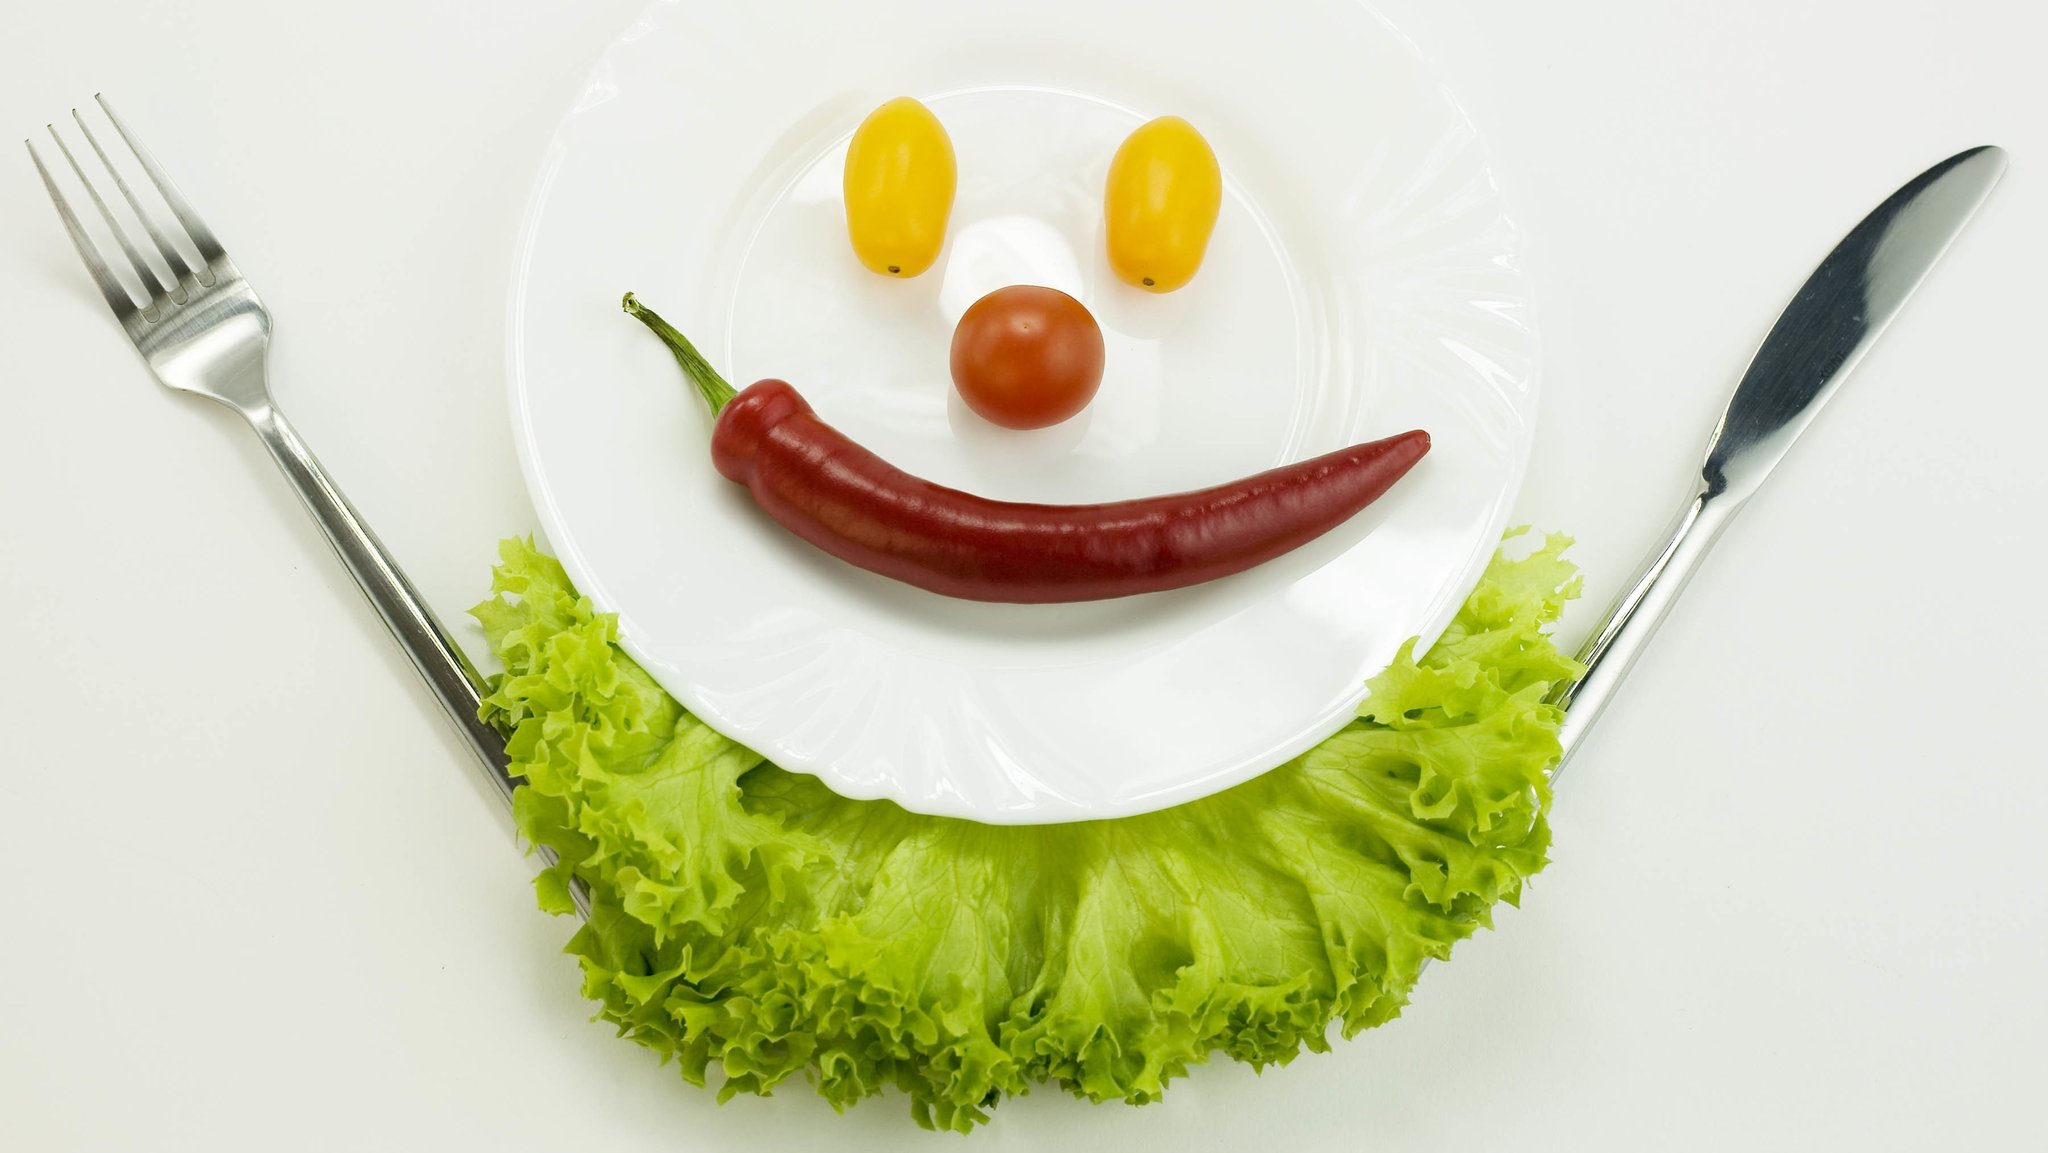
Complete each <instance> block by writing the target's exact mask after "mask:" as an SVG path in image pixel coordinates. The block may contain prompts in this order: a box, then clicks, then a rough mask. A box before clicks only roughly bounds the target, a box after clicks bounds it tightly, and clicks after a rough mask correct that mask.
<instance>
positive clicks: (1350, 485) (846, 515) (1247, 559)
mask: <svg viewBox="0 0 2048 1153" xmlns="http://www.w3.org/2000/svg"><path fill="white" fill-rule="evenodd" d="M625 308H626V311H627V312H629V313H631V314H632V315H633V316H634V317H636V318H637V319H639V320H640V321H641V323H643V324H645V325H647V327H648V328H650V329H652V330H653V331H654V333H655V334H656V335H657V336H659V337H661V339H662V340H663V342H664V343H666V344H667V345H668V346H669V350H670V351H671V352H672V353H674V355H675V358H676V361H677V363H678V364H680V365H681V366H682V368H683V371H684V373H685V374H686V375H687V376H689V378H690V380H691V382H692V383H693V384H695V385H696V387H697V390H698V392H699V393H701V394H702V395H703V397H704V399H705V400H706V402H708V403H709V404H710V405H711V408H712V411H713V412H715V413H717V414H718V421H717V423H716V425H715V426H714V427H713V428H712V433H711V459H712V462H713V463H714V464H716V465H717V466H718V471H719V472H720V473H721V474H723V475H724V476H725V477H726V479H728V480H731V481H733V482H735V483H738V484H743V485H745V486H746V487H747V491H748V492H750V493H751V494H753V498H754V503H755V504H756V505H758V506H760V508H761V509H762V511H764V512H766V513H767V514H768V515H769V516H771V517H773V518H775V520H776V521H777V522H778V523H780V524H781V525H782V526H783V527H784V528H787V529H788V530H790V531H791V532H793V533H795V534H796V535H798V536H800V537H802V538H803V539H805V540H807V541H809V542H810V543H812V544H814V545H816V546H817V547H819V548H820V549H823V550H824V551H826V552H828V553H831V554H832V555H833V556H836V557H838V558H839V559H841V560H844V561H846V562H848V563H850V564H854V565H857V566H859V567H861V568H864V569H867V570H868V571H870V572H876V573H881V574H882V575H884V576H888V577H894V578H895V579H897V580H900V581H904V582H906V583H908V584H913V585H916V586H917V587H919V588H923V589H927V590H930V591H932V592H936V593H942V594H944V595H946V596H952V597H961V598H964V599H967V600H979V601H1003V602H1009V603H1014V604H1053V603H1063V602H1070V601H1085V600H1105V599H1108V598H1111V597H1122V596H1131V595H1134V594H1137V593H1146V592H1157V591H1160V590H1164V589H1173V588H1182V587H1184V586H1187V585H1192V584H1199V583H1201V582H1203V581H1209V580H1215V579H1216V578H1218V577H1224V576H1229V575H1230V574H1232V573H1238V572H1243V571H1244V570H1245V569H1248V568H1251V567H1252V566H1254V565H1258V564H1262V563H1264V562H1266V561H1269V560H1271V559H1273V558H1274V557H1277V556H1279V555H1281V554H1282V553H1285V552H1288V551H1290V550H1292V549H1295V548H1298V547H1300V546H1301V545H1304V544H1307V543H1308V542H1309V541H1311V540H1314V539H1315V538H1317V537H1319V536H1321V535H1323V534H1324V533H1326V532H1328V531H1330V530H1331V529H1333V528H1335V527H1337V526H1338V525H1340V524H1342V523H1344V522H1345V521H1346V520H1349V519H1350V518H1351V517H1352V516H1353V515H1354V514H1356V513H1357V512H1358V511H1359V510H1361V509H1363V508H1365V506H1367V505H1369V504H1371V503H1372V502H1373V501H1374V500H1376V499H1378V498H1379V496H1380V494H1381V493H1384V492H1386V491H1387V489H1388V488H1389V487H1391V486H1392V485H1393V484H1394V482H1395V481H1397V480H1400V479H1401V478H1402V477H1403V476H1405V475H1407V472H1408V470H1409V469H1411V468H1413V467H1414V466H1415V463H1416V462H1417V461H1419V460H1421V459H1422V457H1423V455H1424V454H1425V453H1427V452H1428V451H1429V434H1428V433H1426V432H1422V431H1420V430H1417V431H1414V432H1406V433H1402V434H1400V435H1399V436H1391V437H1388V438H1386V439H1385V440H1378V441H1374V442H1372V443H1370V444H1362V445H1354V446H1353V447H1351V448H1345V449H1339V450H1338V451H1336V452H1333V453H1328V454H1326V455H1324V456H1319V457H1316V458H1314V459H1312V460H1305V461H1301V462H1299V463H1297V464H1291V465H1286V466H1284V467H1281V468H1276V469H1271V470H1269V471H1267V472H1262V473H1259V474H1258V475H1256V476H1252V477H1247V478H1246V479H1244V480H1239V481H1233V482H1231V483H1229V484H1222V485H1217V486H1215V487H1214V488H1206V489H1201V490H1198V491H1195V492H1188V493H1181V494H1178V495H1174V496H1160V497H1150V498H1146V499H1143V500H1130V501H1116V502H1112V503H1108V504H1088V505H1044V504H1019V503H1013V502H1009V501H995V500H988V499H985V498H983V497H978V496H974V495H972V494H970V493H965V492H961V491H959V490H957V489H950V488H945V487H943V486H940V485H936V484H933V483H932V482H930V481H927V480H922V479H919V478H918V477H914V476H911V475H909V474H908V473H905V472H903V471H901V470H899V469H897V468H895V467H893V466H891V465H890V464H888V463H887V462H886V461H884V460H882V459H881V458H880V457H878V456H876V455H875V454H873V453H871V452H869V451H867V450H866V449H864V448H862V447H860V446H859V445H857V444H855V443H854V442H853V441H851V440H849V439H847V438H846V437H845V436H844V435H843V434H841V433H840V432H838V431H837V430H836V429H834V428H832V426H830V425H828V424H826V423H825V422H824V421H822V420H820V419H818V416H817V414H816V413H815V412H813V411H812V410H811V406H810V405H809V404H807V403H805V401H804V399H803V397H802V396H800V395H798V393H797V391H796V389H794V388H792V387H790V385H789V384H787V383H786V382H784V381H780V380H763V381H760V382H758V383H756V384H754V385H751V386H750V387H748V388H747V389H745V390H744V391H742V392H739V393H737V394H735V393H734V392H733V390H732V386H731V385H729V384H727V383H726V382H725V380H724V379H723V378H722V377H720V376H719V375H718V373H717V372H716V371H715V370H713V369H712V368H711V366H710V365H709V364H708V363H707V362H706V361H705V360H704V358H703V356H702V355H701V354H699V353H698V352H697V350H696V348H694V347H693V346H692V345H691V344H690V342H689V340H688V339H687V338H685V337H684V336H683V334H682V333H680V332H677V331H676V330H675V329H674V328H672V327H670V326H669V324H668V323H667V322H666V321H664V320H662V319H661V318H660V317H659V316H656V315H655V314H654V313H653V312H652V311H650V310H648V309H647V308H645V307H642V306H641V305H640V303H639V302H638V301H636V300H634V299H633V297H632V296H631V295H630V294H628V295H627V297H626V299H625Z"/></svg>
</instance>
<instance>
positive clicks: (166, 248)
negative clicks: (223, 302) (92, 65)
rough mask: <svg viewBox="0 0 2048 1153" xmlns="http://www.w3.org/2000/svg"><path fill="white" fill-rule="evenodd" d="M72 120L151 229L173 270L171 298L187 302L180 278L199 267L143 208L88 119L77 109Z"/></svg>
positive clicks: (153, 238)
mask: <svg viewBox="0 0 2048 1153" xmlns="http://www.w3.org/2000/svg"><path fill="white" fill-rule="evenodd" d="M71 119H72V120H74V121H76V122H77V123H78V130H79V131H80V132H82V133H84V134H85V142H86V143H87V144H90V145H92V150H93V154H94V155H96V156H98V157H99V158H100V166H101V167H102V168H105V169H106V170H107V175H109V176H111V177H113V178H114V187H116V188H118V189H120V190H121V196H122V197H123V198H124V199H126V200H127V201H128V207H130V208H132V209H134V210H135V219H137V220H140V221H141V222H142V227H143V230H144V231H146V232H148V233H149V238H150V239H151V240H152V241H154V242H155V243H156V251H157V255H158V256H160V257H162V258H163V262H164V267H166V268H168V269H170V270H171V283H169V284H167V285H165V286H164V287H165V288H166V289H168V290H169V291H170V294H171V299H172V300H175V301H177V302H178V303H179V304H183V303H185V286H184V285H182V284H179V283H178V279H179V278H180V277H183V276H191V275H193V274H195V273H196V272H197V271H198V270H197V269H195V268H193V267H192V262H191V261H189V260H186V259H185V253H184V252H183V251H182V250H180V249H179V248H178V246H177V245H175V244H172V243H171V240H170V237H168V236H165V235H164V231H163V229H161V228H158V227H157V225H156V218H155V217H154V216H152V215H151V214H150V213H148V212H145V211H143V208H142V202H141V201H140V200H137V199H135V190H134V189H132V188H130V187H128V181H127V179H126V178H125V177H123V176H122V175H121V170H120V169H118V168H116V167H114V162H113V161H112V160H109V159H108V158H107V150H106V149H104V148H101V147H100V138H99V137H97V136H94V135H93V134H92V125H90V124H87V123H86V122H85V117H83V116H80V115H79V114H78V109H76V108H73V109H72V110H71Z"/></svg>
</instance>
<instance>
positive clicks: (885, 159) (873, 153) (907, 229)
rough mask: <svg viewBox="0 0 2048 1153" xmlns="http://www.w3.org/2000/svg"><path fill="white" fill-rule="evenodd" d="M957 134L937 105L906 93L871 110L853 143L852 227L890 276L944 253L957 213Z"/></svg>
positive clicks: (849, 176)
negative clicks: (950, 222)
mask: <svg viewBox="0 0 2048 1153" xmlns="http://www.w3.org/2000/svg"><path fill="white" fill-rule="evenodd" d="M956 181H957V172H956V170H955V166H954V161H953V141H952V139H951V138H949V137H948V136H947V135H946V129H945V126H944V125H942V124H940V123H939V118H938V117H936V116H934V115H932V112H931V109H929V108H926V107H925V106H924V105H922V104H920V103H918V102H917V101H915V100H912V99H911V98H910V97H908V96H899V97H897V98H896V99H894V100H891V101H889V102H888V103H887V104H884V105H882V106H881V107H880V108H877V109H875V110H874V111H873V112H871V113H869V114H868V118H867V119H866V120H863V121H861V125H860V127H859V128H858V129H856V130H855V131H854V134H853V142H852V143H851V144H850V145H848V147H847V150H846V175H845V181H844V192H845V196H846V232H847V236H848V237H849V238H850V239H851V240H852V241H853V251H854V255H856V256H858V257H860V262H861V263H862V264H864V265H866V266H867V267H868V268H869V269H870V270H872V271H874V272H879V273H881V274H882V275H884V276H916V275H917V274H918V273H920V272H923V271H924V270H925V269H927V268H930V267H931V266H932V262H933V261H935V260H937V259H938V258H939V249H940V248H942V247H944V246H945V243H946V221H947V220H948V219H949V218H950V217H951V216H952V214H953V190H954V186H955V183H956Z"/></svg>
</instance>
